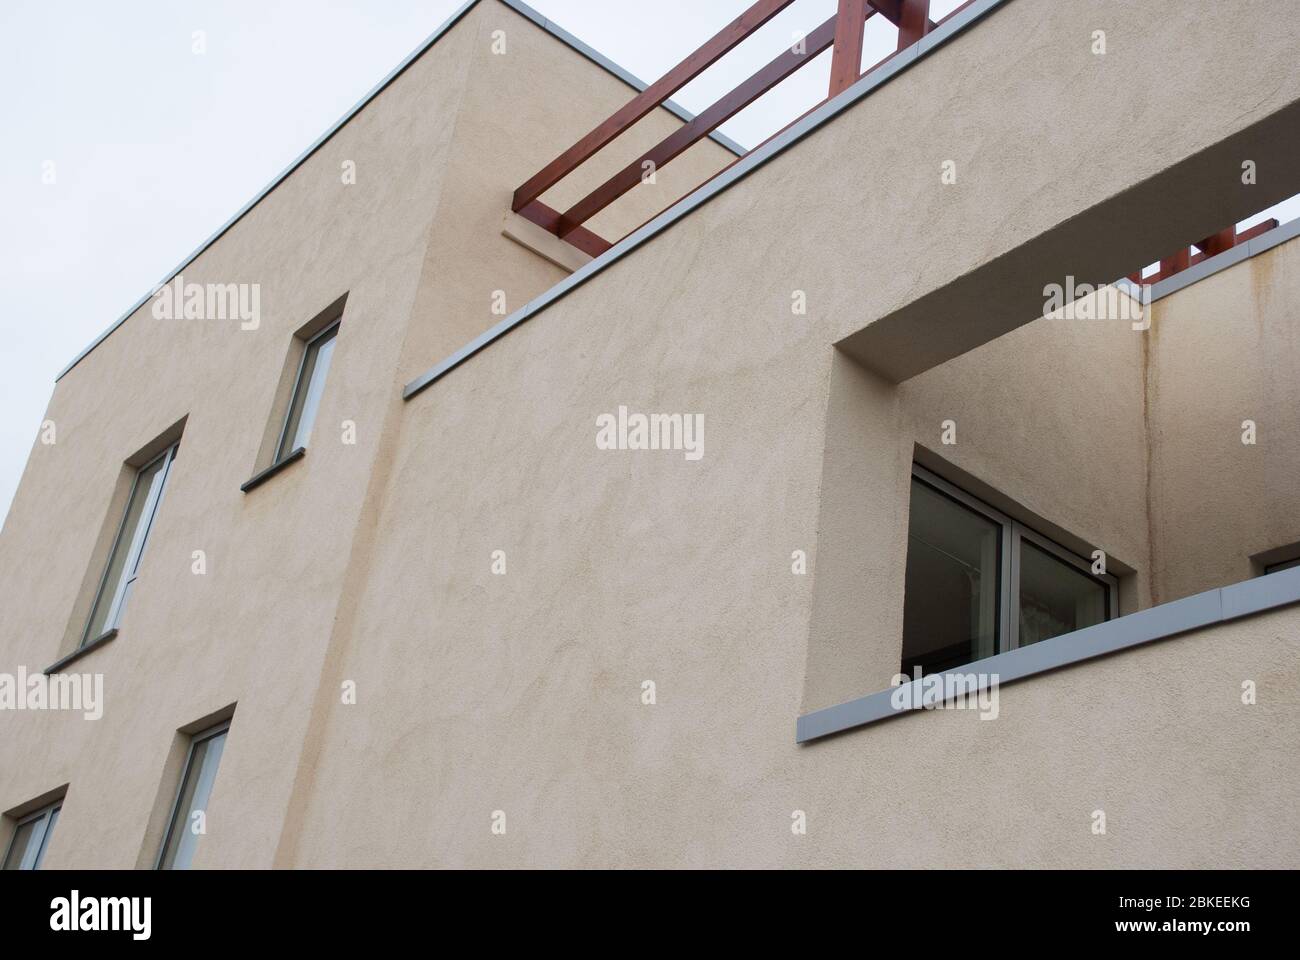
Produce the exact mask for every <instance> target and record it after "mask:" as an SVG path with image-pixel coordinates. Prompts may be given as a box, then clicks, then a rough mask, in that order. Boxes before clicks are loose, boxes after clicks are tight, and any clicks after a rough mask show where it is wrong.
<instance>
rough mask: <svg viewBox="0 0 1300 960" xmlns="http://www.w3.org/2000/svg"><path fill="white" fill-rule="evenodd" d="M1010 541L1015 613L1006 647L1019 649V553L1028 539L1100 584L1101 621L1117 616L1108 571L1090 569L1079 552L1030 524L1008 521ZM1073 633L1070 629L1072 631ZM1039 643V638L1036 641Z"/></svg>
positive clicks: (1115, 583)
mask: <svg viewBox="0 0 1300 960" xmlns="http://www.w3.org/2000/svg"><path fill="white" fill-rule="evenodd" d="M1011 526H1012V544H1011V554H1012V561H1011V568H1012V571H1013V576H1014V578H1015V579H1014V580H1013V581H1012V583H1013V584H1014V589H1015V595H1016V597H1015V599H1016V616H1015V618H1014V620H1013V622H1012V624H1011V643H1010V645H1009V646H1008V648H1007V649H1009V650H1018V649H1020V616H1019V606H1020V554H1021V543H1022V542H1023V541H1025V540H1028V541H1029V542H1030V543H1031V544H1032V545H1033V546H1035V547H1037V548H1038V549H1040V550H1042V551H1043V552H1044V553H1046V554H1048V555H1049V556H1052V557H1055V558H1056V559H1057V560H1060V561H1061V562H1062V563H1064V564H1066V565H1067V566H1070V567H1073V568H1074V569H1075V570H1078V571H1079V572H1080V573H1082V574H1083V575H1084V576H1086V577H1087V578H1088V579H1089V580H1092V581H1094V582H1096V583H1099V584H1101V586H1102V587H1104V588H1105V590H1106V613H1105V616H1104V617H1103V618H1102V623H1105V622H1106V621H1108V620H1114V619H1115V618H1116V617H1118V616H1119V580H1118V579H1116V577H1114V576H1113V575H1112V574H1109V573H1103V574H1095V573H1093V572H1092V564H1091V563H1089V562H1088V561H1087V560H1085V559H1084V558H1083V557H1081V556H1079V554H1077V553H1075V552H1074V551H1073V550H1071V549H1069V548H1068V547H1064V546H1062V545H1061V544H1059V543H1057V542H1056V541H1055V540H1053V539H1051V538H1050V537H1046V536H1044V535H1043V534H1041V533H1039V532H1038V531H1037V530H1035V529H1033V528H1032V527H1027V526H1025V525H1024V524H1023V523H1021V522H1020V521H1019V520H1015V521H1013V522H1012V525H1011ZM1072 632H1073V631H1072ZM1040 642H1041V641H1040Z"/></svg>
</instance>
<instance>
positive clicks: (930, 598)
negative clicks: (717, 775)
mask: <svg viewBox="0 0 1300 960" xmlns="http://www.w3.org/2000/svg"><path fill="white" fill-rule="evenodd" d="M912 474H913V475H912V506H911V512H910V517H909V520H908V530H907V572H906V579H905V587H904V589H905V596H904V599H903V660H902V672H903V673H905V674H907V675H908V676H913V675H914V674H915V671H916V670H917V669H918V668H919V670H920V672H921V674H922V675H924V674H928V673H938V672H942V671H944V670H950V669H952V668H954V667H960V666H962V665H963V664H967V663H973V662H974V661H976V660H982V659H984V658H985V657H991V656H993V655H994V654H997V653H1003V652H1005V651H1007V650H1015V649H1016V648H1017V647H1024V646H1028V645H1029V644H1031V643H1038V642H1040V641H1042V640H1050V639H1051V638H1052V637H1058V636H1061V635H1062V634H1066V633H1072V632H1074V631H1075V630H1082V629H1083V628H1084V627H1091V626H1093V625H1094V624H1098V623H1102V622H1103V621H1105V620H1109V619H1111V618H1112V617H1115V616H1117V615H1118V607H1119V604H1118V596H1119V586H1118V582H1117V581H1116V580H1115V578H1114V577H1113V576H1109V575H1104V574H1103V575H1100V576H1099V575H1096V574H1094V573H1093V572H1092V569H1091V565H1090V564H1089V563H1088V561H1087V560H1084V559H1083V558H1082V557H1079V556H1077V555H1075V554H1073V553H1071V552H1070V551H1068V550H1066V549H1065V548H1064V547H1062V546H1060V544H1057V543H1054V542H1053V541H1051V540H1049V539H1047V538H1046V537H1044V536H1042V535H1041V534H1038V533H1035V532H1034V531H1033V530H1030V529H1029V528H1028V527H1025V526H1024V525H1023V524H1021V523H1019V522H1017V521H1015V520H1012V519H1010V518H1009V517H1007V516H1005V515H1003V514H1002V513H1000V512H998V511H997V510H994V509H993V508H992V507H990V506H989V505H988V504H986V503H983V502H982V501H980V500H977V499H976V498H974V497H972V496H971V495H970V494H968V493H966V492H965V491H963V490H960V489H958V488H956V487H954V486H953V485H952V484H950V483H947V482H946V481H944V480H942V479H940V478H939V477H937V476H935V475H934V474H932V473H930V472H929V471H928V470H925V469H923V468H922V467H919V466H917V467H914V468H913V471H912Z"/></svg>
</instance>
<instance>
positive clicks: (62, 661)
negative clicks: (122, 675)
mask: <svg viewBox="0 0 1300 960" xmlns="http://www.w3.org/2000/svg"><path fill="white" fill-rule="evenodd" d="M116 636H117V627H114V628H113V629H112V630H105V631H104V632H103V633H101V634H100V635H99V636H97V637H96V638H95V639H94V640H91V641H90V642H88V643H83V644H82V645H81V646H79V647H77V649H76V650H73V651H72V652H71V653H69V654H67V655H66V656H63V657H60V658H59V659H58V660H55V661H54V662H53V663H52V664H50V665H49V666H48V667H46V668H45V670H44V671H43V672H44V674H45V675H46V676H47V677H48V676H49V675H50V674H52V673H58V672H59V671H60V670H62V669H63V668H64V667H66V666H67V665H68V664H70V663H72V662H73V661H74V660H80V659H81V658H82V657H84V656H85V655H86V654H88V653H90V652H91V651H92V650H98V649H99V648H100V647H102V646H104V645H105V644H106V643H108V642H109V641H110V640H112V639H113V638H114V637H116Z"/></svg>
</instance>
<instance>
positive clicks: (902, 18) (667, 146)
mask: <svg viewBox="0 0 1300 960" xmlns="http://www.w3.org/2000/svg"><path fill="white" fill-rule="evenodd" d="M793 2H794V0H757V2H755V3H753V4H752V5H751V6H750V7H749V9H747V10H746V11H745V12H744V13H742V14H741V15H740V16H739V17H737V18H736V19H735V20H733V21H731V23H729V24H727V25H726V26H725V27H723V28H722V29H721V30H720V31H718V32H717V33H716V34H715V35H714V36H713V37H712V38H710V39H709V40H708V41H707V42H706V43H704V45H703V46H701V47H700V48H699V49H698V50H696V51H695V52H694V53H692V54H691V55H690V56H688V57H687V58H686V59H685V60H683V61H682V62H681V63H679V64H677V66H675V67H673V68H672V69H671V70H669V71H668V72H667V73H665V74H664V75H663V76H662V77H660V78H659V79H658V80H657V81H655V82H654V83H652V84H650V86H648V87H646V89H645V90H644V91H643V92H642V93H639V94H637V96H635V97H633V98H632V100H631V101H629V102H628V103H627V104H625V105H624V106H623V107H621V108H620V109H619V110H617V111H615V113H614V114H613V116H611V117H609V118H608V119H607V120H605V121H604V122H603V123H601V124H599V125H598V126H597V127H596V128H595V129H594V130H592V131H591V132H590V133H588V134H587V135H586V136H585V137H583V138H582V139H581V140H579V141H578V142H577V143H575V144H574V145H573V146H571V147H569V148H568V149H567V150H565V151H564V152H563V153H561V154H560V155H559V156H558V157H556V158H555V159H554V160H552V161H551V162H550V163H548V164H547V165H546V166H545V167H543V168H542V169H541V170H540V171H538V172H537V173H536V174H534V175H533V176H532V177H530V178H529V179H528V180H527V182H525V183H524V184H523V185H521V186H520V187H519V189H517V190H516V191H515V193H514V198H513V202H512V204H511V208H512V209H513V210H514V211H515V212H516V213H518V214H519V215H520V216H523V217H525V218H527V219H528V220H531V221H532V222H533V223H536V224H537V225H539V226H541V227H542V228H544V229H546V230H548V231H550V232H551V233H553V234H555V235H556V236H557V237H560V238H562V239H564V240H567V241H568V242H569V243H571V244H572V245H573V246H575V247H577V248H578V249H579V250H582V251H583V252H585V253H588V254H591V255H592V256H598V255H599V254H601V253H604V252H605V251H606V250H608V249H609V247H610V246H611V244H610V242H609V241H607V240H605V239H604V238H603V237H600V236H598V235H597V234H595V233H593V232H592V231H591V230H589V229H587V228H586V227H585V226H584V224H585V223H586V222H587V221H588V220H590V219H591V218H592V217H593V216H595V215H596V214H597V213H599V212H600V211H601V210H603V209H605V208H606V207H607V206H609V205H610V204H611V203H613V202H614V201H615V200H617V199H618V198H619V197H621V196H623V195H624V194H625V193H627V192H628V191H629V190H631V189H632V188H633V187H635V186H636V185H637V184H638V183H640V182H641V176H642V171H643V170H644V169H646V167H645V165H646V164H653V166H652V167H651V168H650V169H654V170H658V169H661V168H662V167H664V166H665V165H667V164H668V163H671V162H672V160H673V159H675V158H676V157H678V156H680V155H681V154H682V153H684V152H685V151H686V150H688V149H689V148H690V147H692V146H693V145H695V144H696V143H698V142H699V141H700V140H703V139H704V138H705V137H707V136H708V135H709V134H710V133H712V132H713V131H714V130H716V129H717V128H718V127H719V126H721V125H722V124H723V123H725V122H726V121H727V120H729V119H730V118H731V117H734V116H735V115H736V114H737V113H739V112H740V111H741V110H743V109H744V108H745V107H747V106H749V105H750V104H751V103H753V102H754V101H755V100H757V99H758V98H759V97H761V96H762V95H763V94H765V93H767V92H768V91H769V90H771V89H772V88H773V87H775V86H776V85H777V84H778V83H780V82H781V81H783V80H785V79H786V78H787V77H789V76H790V75H792V74H793V73H795V72H796V71H797V70H799V69H800V68H801V67H803V66H805V65H806V64H808V63H810V62H812V60H813V59H814V58H816V57H817V56H818V55H819V54H821V53H822V52H824V51H825V50H826V49H828V48H833V49H832V54H831V80H830V87H829V89H828V91H827V95H826V99H830V98H831V97H834V96H835V95H836V94H839V93H841V92H843V91H844V90H846V89H848V88H849V87H850V86H852V85H853V84H854V83H856V82H857V80H858V79H859V78H860V77H861V76H862V75H863V71H862V69H861V64H862V41H863V34H864V30H865V26H866V21H867V20H868V19H870V18H871V17H872V16H874V15H876V14H880V15H881V16H883V17H885V19H887V20H889V21H890V22H891V23H893V24H894V25H895V26H896V27H898V46H897V50H903V49H906V48H907V47H910V46H911V45H912V44H914V43H916V42H917V41H919V40H920V39H921V38H922V37H923V36H925V34H927V33H928V32H929V31H930V30H932V29H934V27H935V26H937V24H936V23H935V22H934V21H932V20H931V19H930V0H839V7H838V10H837V11H836V14H835V16H833V17H831V18H830V19H829V20H827V21H826V22H825V23H823V24H821V25H820V26H818V27H817V28H815V29H814V30H813V31H812V32H810V33H809V34H807V35H806V37H805V38H804V40H803V42H802V44H800V45H798V46H795V47H792V48H791V49H787V50H785V51H783V52H782V53H781V55H780V56H778V57H777V58H776V59H774V60H772V61H771V62H770V63H768V64H767V65H766V66H765V67H763V68H762V69H761V70H759V71H758V72H757V73H755V74H754V75H753V76H751V77H750V78H749V79H747V80H745V81H744V82H743V83H742V84H740V85H739V86H738V87H736V88H735V89H734V90H732V91H731V92H730V93H728V94H727V95H726V96H724V97H722V98H721V99H720V100H718V101H717V102H716V103H714V104H713V105H712V106H710V107H708V108H707V109H706V110H704V111H703V112H702V113H700V115H699V116H697V117H696V118H695V119H694V120H691V121H690V122H688V123H686V124H685V125H683V126H681V127H679V128H678V129H677V130H675V131H674V132H673V133H672V134H670V135H669V136H668V137H666V138H664V139H663V140H661V141H660V142H659V143H657V144H656V145H655V146H653V147H651V148H650V149H649V150H647V151H645V152H644V153H643V154H641V156H639V157H637V158H636V159H635V160H633V161H632V162H631V163H629V164H627V166H625V167H623V168H622V169H620V170H619V171H618V172H617V173H616V174H614V175H613V176H612V177H610V178H609V179H608V180H606V181H605V182H604V183H602V184H601V185H600V186H598V187H597V188H596V189H595V190H593V191H591V192H590V193H588V194H587V195H586V196H584V197H583V198H582V199H581V200H579V201H578V202H577V203H575V204H573V205H572V206H570V207H569V208H568V209H567V210H565V211H563V212H560V211H557V210H554V209H552V208H551V207H549V206H547V205H546V204H545V203H543V202H542V200H541V196H542V194H544V193H545V192H546V191H547V190H549V189H551V188H552V187H553V186H555V185H556V184H557V183H559V182H560V181H561V180H563V179H564V178H565V177H567V176H568V175H569V174H571V173H572V172H573V171H574V170H576V169H577V168H578V167H579V166H581V165H582V164H583V163H585V162H586V161H587V160H589V159H590V158H591V157H592V156H594V155H595V154H596V153H597V152H599V151H600V150H601V149H603V148H604V147H605V146H607V145H608V144H609V143H611V142H612V141H613V140H614V139H615V138H617V137H619V136H620V135H621V134H623V133H624V132H625V131H627V130H628V129H629V128H630V127H632V126H633V125H634V124H636V123H637V122H638V121H639V120H641V119H642V118H644V117H645V116H646V115H647V114H649V113H650V112H651V111H652V110H654V109H655V108H656V107H658V106H661V105H662V104H663V103H664V101H666V100H667V99H668V98H669V97H671V96H672V95H673V94H674V93H676V92H677V91H678V90H679V89H681V88H682V87H683V86H685V85H686V84H687V83H689V82H690V81H691V80H693V79H695V77H697V76H699V75H700V74H701V73H703V72H704V70H705V69H707V68H708V67H710V66H711V65H713V64H714V63H716V62H717V61H718V60H719V59H720V58H721V57H723V56H724V55H725V54H726V53H727V52H728V51H730V50H731V49H733V48H734V47H736V46H737V45H738V44H740V43H741V41H743V40H744V39H745V38H747V37H748V36H750V35H751V34H752V33H753V32H754V31H755V30H757V29H758V28H759V27H761V26H763V24H765V23H767V22H768V21H769V20H771V19H772V18H773V17H774V16H776V15H777V14H778V13H780V12H781V11H782V10H784V9H785V8H786V7H788V6H789V5H790V4H791V3H793ZM969 2H971V0H967V4H968V3H969ZM967 4H962V6H961V7H958V8H957V9H956V10H954V11H953V12H952V13H950V14H949V15H948V17H951V16H953V15H955V14H956V13H958V12H959V11H960V10H961V9H962V8H963V7H965V6H967ZM948 17H945V18H944V19H945V20H946V19H948ZM897 50H896V51H895V52H897ZM890 56H893V54H891V55H890ZM887 59H889V58H888V57H887V58H886V60H887ZM881 62H882V63H883V62H884V61H881ZM876 66H879V64H876ZM874 68H875V67H873V68H872V69H874ZM823 102H825V101H823Z"/></svg>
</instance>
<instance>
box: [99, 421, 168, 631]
mask: <svg viewBox="0 0 1300 960" xmlns="http://www.w3.org/2000/svg"><path fill="white" fill-rule="evenodd" d="M179 446H180V441H179V440H178V441H177V442H176V443H173V444H172V445H171V446H170V447H168V448H167V449H166V450H164V451H163V453H162V454H161V456H162V457H166V458H167V462H166V463H164V464H163V465H162V470H161V471H160V473H161V476H159V478H158V486H157V487H156V488H153V487H151V488H150V490H149V498H148V500H147V501H146V502H145V508H144V529H143V530H142V531H141V534H140V544H139V546H136V545H135V544H134V543H133V544H132V545H131V553H132V555H129V556H128V557H127V562H126V565H125V566H124V567H123V569H124V570H127V571H128V572H127V575H126V577H125V578H124V579H123V580H122V587H121V590H120V591H119V595H118V596H115V597H114V598H113V604H114V606H113V609H112V610H111V611H110V613H109V617H108V621H107V622H106V623H105V625H104V626H105V630H106V631H107V630H116V629H117V628H118V627H119V626H121V621H122V610H123V608H124V607H125V606H126V595H127V591H129V590H130V589H131V586H132V584H134V583H135V582H136V580H138V579H139V578H140V564H141V563H142V562H143V560H144V551H145V547H147V546H148V545H149V535H150V534H151V533H153V525H154V521H155V520H157V518H158V511H159V509H160V508H161V507H162V502H163V496H164V495H165V494H166V493H167V481H168V480H169V479H170V478H171V472H172V464H173V463H174V462H175V460H176V450H177V448H178V447H179ZM157 462H158V459H154V460H151V461H149V464H150V465H152V464H154V463H157ZM144 469H145V468H141V470H142V471H143V470H144Z"/></svg>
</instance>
